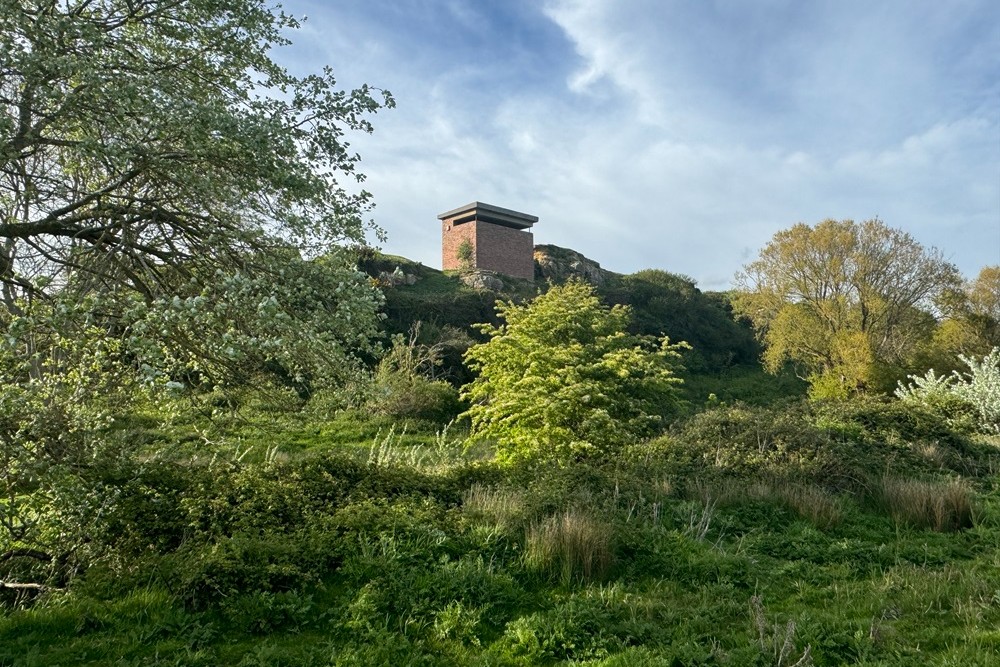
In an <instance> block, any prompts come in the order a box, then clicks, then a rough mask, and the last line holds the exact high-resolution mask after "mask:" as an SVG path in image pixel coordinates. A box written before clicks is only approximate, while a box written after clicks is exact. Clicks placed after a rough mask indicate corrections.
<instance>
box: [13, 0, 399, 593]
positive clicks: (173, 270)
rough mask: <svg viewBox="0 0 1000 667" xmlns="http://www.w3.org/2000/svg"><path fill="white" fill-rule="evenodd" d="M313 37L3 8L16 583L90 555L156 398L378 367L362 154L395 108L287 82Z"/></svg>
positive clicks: (195, 1) (228, 6)
mask: <svg viewBox="0 0 1000 667" xmlns="http://www.w3.org/2000/svg"><path fill="white" fill-rule="evenodd" d="M296 26H297V22H296V21H295V20H294V19H292V18H291V17H288V16H286V15H285V14H283V13H281V12H280V11H277V10H274V9H272V8H271V6H270V3H267V2H265V0H174V1H171V2H166V1H163V0H59V1H56V0H0V52H2V53H3V59H2V66H0V176H2V177H0V325H2V326H3V330H4V335H3V336H2V337H0V464H2V468H3V470H2V472H0V528H2V530H0V568H4V569H7V568H14V567H15V565H14V564H15V562H16V561H17V559H18V558H20V557H21V555H22V554H24V553H33V554H35V555H36V556H37V555H38V554H42V556H44V557H45V558H43V559H42V560H45V559H46V558H47V559H48V560H47V561H45V562H49V563H55V562H66V559H67V558H69V557H70V555H73V554H76V556H80V555H81V554H82V553H83V549H84V548H83V547H82V546H81V545H82V544H85V543H87V530H86V528H85V524H86V522H85V521H84V520H83V519H82V518H81V517H83V516H84V515H85V514H87V513H88V512H91V513H94V514H100V513H101V512H102V511H103V509H101V508H102V504H101V503H102V502H103V501H102V500H101V498H102V497H104V496H103V495H102V494H105V493H106V494H110V495H111V496H113V494H114V488H113V485H112V486H107V485H104V484H103V483H101V482H100V481H99V479H100V476H99V475H97V474H96V473H95V472H94V471H95V470H96V468H97V466H98V462H99V461H102V460H104V461H107V460H115V459H116V458H118V457H121V458H127V457H128V456H129V455H131V453H133V451H132V450H131V449H130V447H132V446H134V443H127V442H120V441H116V440H115V439H114V437H115V436H114V433H112V432H111V431H110V430H109V429H108V426H109V425H110V424H111V423H112V422H113V417H114V416H116V415H117V414H120V413H121V412H123V411H127V410H128V408H129V405H130V403H129V402H130V401H131V400H133V399H134V398H137V397H138V396H140V395H141V394H143V393H144V390H145V389H147V388H149V387H151V386H152V387H159V388H165V387H166V388H170V389H174V388H179V387H182V386H184V385H185V384H189V383H204V384H207V385H209V386H212V385H215V384H221V383H226V382H234V383H235V382H247V381H248V380H250V379H251V378H252V377H253V376H254V375H255V374H257V373H261V372H262V371H267V372H270V373H271V374H272V376H273V377H278V378H280V379H281V380H282V381H284V382H286V383H288V384H291V385H293V386H294V387H295V388H296V389H299V390H300V392H302V393H307V392H308V391H309V390H310V389H311V388H312V386H313V385H314V384H317V383H328V384H333V385H336V384H337V383H340V382H343V380H344V378H345V375H350V374H353V373H357V372H358V371H359V370H360V368H361V365H362V357H363V356H364V355H367V354H370V353H371V350H372V348H371V339H372V337H373V336H375V335H376V333H377V324H378V308H379V304H380V303H381V300H380V295H379V293H378V292H377V290H375V289H374V287H373V286H372V285H371V284H370V282H369V280H368V278H367V277H366V276H365V275H364V274H362V273H360V272H359V271H357V270H356V269H355V268H354V264H355V261H354V254H353V253H352V252H350V251H349V248H350V247H352V246H358V245H359V244H364V243H365V241H366V233H367V232H369V231H375V232H376V234H378V233H379V231H378V230H377V229H375V228H374V227H373V225H371V223H370V222H366V220H365V216H366V215H367V213H368V211H369V210H370V207H371V196H370V195H369V194H368V193H367V192H365V191H363V190H361V189H360V186H357V185H356V184H354V183H353V181H355V180H356V181H361V180H362V175H361V174H360V173H359V172H358V171H357V170H356V167H357V164H358V160H359V157H358V156H357V155H356V154H354V153H353V152H351V151H350V147H349V145H348V144H347V142H346V141H345V135H346V133H347V132H350V131H358V132H369V131H371V129H372V127H371V124H370V121H369V118H370V115H371V114H372V113H374V112H376V111H377V110H378V109H380V108H381V107H382V106H391V105H392V98H391V97H390V96H389V95H388V93H384V92H380V91H377V90H374V89H370V88H368V87H367V86H362V87H360V88H358V89H357V90H354V91H350V92H345V91H342V90H339V89H338V88H337V86H336V81H335V80H334V78H333V75H332V73H331V72H330V70H328V69H327V70H324V71H323V72H322V73H320V74H315V75H310V76H305V77H296V76H293V75H291V74H289V73H288V72H287V71H285V69H283V68H282V67H280V66H279V65H278V64H276V63H275V62H274V61H273V60H272V59H271V57H270V55H269V53H270V48H271V46H272V45H280V44H284V43H287V39H286V37H285V35H286V34H287V33H288V31H289V30H290V29H293V28H295V27H296ZM342 180H346V182H344V183H342V182H341V181H342ZM70 524H72V526H71V525H70ZM74 557H75V556H74ZM28 558H29V560H30V559H32V558H34V557H32V556H28ZM11 571H13V570H11ZM6 578H7V577H6V574H5V571H3V570H0V579H5V580H6Z"/></svg>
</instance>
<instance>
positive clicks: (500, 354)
mask: <svg viewBox="0 0 1000 667" xmlns="http://www.w3.org/2000/svg"><path fill="white" fill-rule="evenodd" d="M497 307H498V310H499V314H500V317H501V318H502V319H503V320H504V321H505V323H504V324H502V325H500V326H493V325H489V324H485V325H482V326H481V329H482V330H483V331H484V332H485V333H486V334H487V335H488V336H489V337H490V340H489V341H488V342H486V343H482V344H479V345H476V346H473V347H472V348H470V349H469V351H468V352H467V353H466V360H467V362H468V364H469V366H470V367H471V368H472V369H473V370H474V371H476V372H477V373H478V376H477V377H476V379H475V380H474V381H473V382H472V383H471V384H470V385H467V386H466V387H465V389H464V392H463V396H464V397H465V398H466V399H467V400H469V402H470V403H471V404H472V406H471V407H470V408H469V410H468V412H467V413H466V414H467V415H468V416H469V417H470V419H471V421H472V435H473V437H474V438H479V439H487V440H491V441H494V442H495V443H496V445H497V455H498V458H499V459H500V460H502V461H505V462H508V463H510V462H514V461H518V460H523V459H532V458H552V459H558V460H563V461H569V460H572V459H575V458H579V457H581V456H590V455H596V454H600V453H603V452H607V451H611V450H614V449H616V448H619V447H622V446H624V445H625V444H628V443H630V442H634V441H636V440H639V439H642V438H644V437H648V436H649V435H651V434H652V433H654V432H655V431H656V429H657V428H659V426H660V425H661V424H662V423H663V418H664V417H665V416H668V415H670V414H671V413H673V412H675V411H676V409H677V407H678V403H679V398H678V390H677V388H676V385H677V384H679V383H680V382H681V380H680V378H678V377H677V376H676V375H675V370H676V367H677V359H678V357H679V354H678V350H679V349H681V348H682V347H683V344H680V345H672V344H670V343H669V341H668V340H667V339H666V338H661V339H659V340H658V341H657V342H656V344H654V343H653V342H652V341H649V340H647V339H643V338H639V337H636V336H632V335H629V334H627V333H625V329H626V328H627V326H628V323H629V311H628V310H627V309H626V308H624V307H621V306H615V307H614V308H610V309H609V308H606V307H604V306H602V305H601V303H600V301H599V300H598V298H597V297H596V296H595V294H594V290H593V288H592V287H590V286H589V285H587V284H585V283H581V282H569V283H567V284H566V285H562V286H555V287H552V288H551V289H550V290H549V291H548V292H546V293H545V294H542V295H540V296H539V297H537V298H536V299H535V300H534V301H533V302H531V303H530V304H528V305H524V306H519V305H516V304H514V303H498V305H497Z"/></svg>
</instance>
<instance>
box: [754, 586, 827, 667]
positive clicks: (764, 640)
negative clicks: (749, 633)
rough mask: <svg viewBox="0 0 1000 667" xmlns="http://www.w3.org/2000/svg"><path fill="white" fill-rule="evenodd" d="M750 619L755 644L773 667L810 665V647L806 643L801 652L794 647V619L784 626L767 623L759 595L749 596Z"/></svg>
mask: <svg viewBox="0 0 1000 667" xmlns="http://www.w3.org/2000/svg"><path fill="white" fill-rule="evenodd" d="M750 621H751V624H752V625H753V629H754V631H755V634H756V636H757V646H758V647H759V648H760V652H761V655H762V656H764V658H765V659H767V660H768V661H769V664H771V665H773V666H774V667H811V665H812V664H813V660H812V647H811V646H809V645H806V647H805V649H804V650H803V651H802V652H801V653H799V651H798V649H797V648H796V647H795V621H791V620H790V621H788V623H787V624H786V625H785V626H784V627H782V626H781V625H780V624H778V623H775V624H773V625H772V624H771V623H769V622H768V620H767V614H766V613H765V611H764V603H763V602H762V601H761V598H760V596H759V595H754V596H753V597H751V598H750ZM796 654H798V656H799V657H798V659H796V658H795V655H796ZM792 660H795V662H792Z"/></svg>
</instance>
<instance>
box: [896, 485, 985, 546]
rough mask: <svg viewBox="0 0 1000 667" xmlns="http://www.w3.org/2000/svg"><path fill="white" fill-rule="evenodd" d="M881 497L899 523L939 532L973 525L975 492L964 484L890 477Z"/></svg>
mask: <svg viewBox="0 0 1000 667" xmlns="http://www.w3.org/2000/svg"><path fill="white" fill-rule="evenodd" d="M877 494H878V500H879V501H880V502H881V503H882V504H883V506H884V507H885V509H886V511H887V512H888V513H889V516H891V517H892V518H893V520H895V521H897V522H899V523H906V524H910V525H912V526H916V527H918V528H930V529H931V530H936V531H939V532H945V531H956V530H961V529H963V528H969V527H971V526H972V523H973V521H972V518H973V497H972V491H971V490H970V489H969V485H968V484H967V483H965V482H962V481H961V480H957V479H953V480H948V481H944V482H941V481H924V480H917V479H898V478H891V477H887V478H883V479H882V480H881V481H880V483H879V485H878V487H877Z"/></svg>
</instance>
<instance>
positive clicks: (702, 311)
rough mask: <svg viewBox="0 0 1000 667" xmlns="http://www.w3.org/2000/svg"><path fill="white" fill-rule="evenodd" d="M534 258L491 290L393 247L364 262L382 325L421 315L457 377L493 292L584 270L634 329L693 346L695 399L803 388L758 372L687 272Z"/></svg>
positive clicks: (742, 331)
mask: <svg viewBox="0 0 1000 667" xmlns="http://www.w3.org/2000/svg"><path fill="white" fill-rule="evenodd" d="M536 262H537V263H536V269H537V274H538V275H537V276H536V280H535V281H534V282H531V281H525V280H518V279H513V278H508V277H505V276H499V279H500V281H501V282H502V287H500V288H499V289H495V290H490V289H475V288H473V287H469V286H468V285H466V284H465V283H464V282H463V281H462V279H461V276H459V275H458V274H455V273H444V272H441V271H438V270H436V269H432V268H430V267H426V266H423V265H422V264H419V263H416V262H412V261H410V260H408V259H406V258H404V257H398V256H393V255H373V256H371V257H369V258H367V259H366V260H365V261H363V263H362V268H363V269H364V270H365V271H366V272H367V273H368V274H369V275H371V276H372V277H373V278H374V279H376V280H379V281H380V284H382V285H383V286H384V287H385V297H386V305H385V313H386V328H387V330H388V331H389V332H390V333H404V334H405V333H407V332H408V331H409V330H410V327H412V326H413V324H414V322H417V321H420V322H421V323H422V326H421V334H420V341H421V342H423V343H426V344H434V343H439V342H440V343H443V348H444V361H445V366H446V368H445V370H446V375H447V376H448V377H450V378H451V379H452V380H453V381H455V382H465V381H468V379H469V377H468V375H467V373H466V372H465V369H464V368H463V367H462V353H463V352H464V350H465V348H466V347H467V346H468V345H469V344H471V343H472V342H473V341H474V340H478V339H479V335H478V333H477V331H476V330H475V329H474V327H473V325H474V324H477V323H481V322H490V323H493V324H496V323H497V322H496V315H495V309H494V304H495V303H496V301H497V300H498V299H501V300H513V301H523V300H527V299H531V298H533V297H534V296H535V295H537V294H538V292H539V291H544V290H546V289H547V288H548V286H549V285H550V284H552V283H556V284H558V283H559V282H560V281H565V280H568V279H570V278H589V279H591V280H593V279H596V281H597V283H598V285H597V291H598V294H599V295H600V296H601V297H602V299H603V300H604V301H605V303H607V304H609V305H613V304H624V305H627V306H629V307H630V308H631V309H632V312H633V332H634V333H639V334H644V335H650V336H663V335H666V336H669V337H670V339H671V340H672V341H675V342H676V341H686V342H688V343H690V344H691V346H692V350H691V351H690V352H689V353H687V354H686V355H685V360H684V363H685V366H686V367H687V373H686V377H687V378H688V382H687V384H686V386H685V393H686V396H687V399H688V400H689V401H690V402H691V403H692V404H694V405H695V406H700V405H702V404H704V403H705V402H706V401H708V400H709V398H710V396H713V395H714V396H715V397H716V398H717V399H718V400H723V401H734V400H740V401H746V402H751V403H755V404H764V403H768V402H771V401H774V400H779V399H781V398H784V397H790V396H792V397H794V396H802V395H804V394H805V389H806V385H805V383H804V382H802V381H800V380H798V379H797V378H795V377H794V376H793V375H791V374H790V373H786V374H782V375H779V376H777V377H774V376H770V375H767V374H765V373H763V372H762V371H761V369H760V365H759V363H758V361H757V358H758V355H759V353H760V349H759V347H758V345H757V343H756V342H755V341H754V338H753V333H752V331H751V330H750V329H749V327H748V326H747V325H746V324H745V323H741V322H737V321H735V320H734V318H733V315H732V310H731V308H730V306H729V303H728V297H727V295H726V294H723V293H704V292H702V291H701V290H700V289H698V287H697V285H696V284H695V283H694V281H693V280H691V279H690V278H687V277H685V276H680V275H676V274H671V273H668V272H666V271H659V270H646V271H640V272H638V273H635V274H631V275H622V274H616V273H613V272H610V271H605V270H603V269H601V268H600V267H599V266H598V265H597V264H596V263H595V262H592V261H591V260H588V259H587V258H585V257H583V256H581V255H579V254H578V253H575V252H574V251H572V250H568V249H566V248H559V247H557V246H539V247H538V249H536ZM393 276H396V277H395V278H393Z"/></svg>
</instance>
